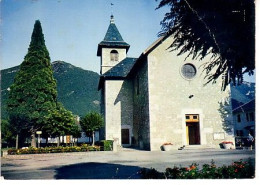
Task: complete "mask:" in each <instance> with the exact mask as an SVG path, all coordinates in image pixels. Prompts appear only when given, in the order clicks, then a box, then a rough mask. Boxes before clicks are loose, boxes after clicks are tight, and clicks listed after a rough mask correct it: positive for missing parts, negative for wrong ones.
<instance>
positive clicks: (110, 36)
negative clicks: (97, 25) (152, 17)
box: [97, 15, 130, 56]
mask: <svg viewBox="0 0 260 185" xmlns="http://www.w3.org/2000/svg"><path fill="white" fill-rule="evenodd" d="M102 47H106V48H114V47H115V48H126V51H128V49H129V47H130V45H129V44H127V43H126V42H125V41H124V40H123V38H122V36H121V34H120V33H119V31H118V29H117V27H116V25H115V21H114V16H113V15H111V19H110V24H109V27H108V29H107V33H106V35H105V38H104V40H103V41H102V42H100V43H99V44H98V51H97V56H101V48H102Z"/></svg>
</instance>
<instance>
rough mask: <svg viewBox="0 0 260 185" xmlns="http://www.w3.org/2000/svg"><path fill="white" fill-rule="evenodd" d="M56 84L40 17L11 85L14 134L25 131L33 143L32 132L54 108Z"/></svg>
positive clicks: (10, 94)
mask: <svg viewBox="0 0 260 185" xmlns="http://www.w3.org/2000/svg"><path fill="white" fill-rule="evenodd" d="M56 105H57V85H56V80H55V79H54V77H53V71H52V67H51V63H50V56H49V52H48V50H47V48H46V46H45V40H44V35H43V33H42V27H41V23H40V21H39V20H36V21H35V24H34V29H33V33H32V37H31V43H30V45H29V49H28V53H27V54H26V56H25V57H24V61H23V62H22V64H21V66H20V70H19V72H18V73H17V75H16V76H15V79H14V83H13V84H12V86H11V88H10V93H9V99H8V102H7V110H8V113H9V117H10V122H11V124H12V125H13V126H14V127H15V128H16V131H17V134H19V133H20V132H21V130H28V131H29V132H30V133H31V136H32V142H31V145H32V146H34V147H35V146H36V141H35V132H36V131H37V130H40V129H42V127H43V126H44V124H46V122H47V117H48V115H49V114H50V112H51V111H52V110H54V109H56Z"/></svg>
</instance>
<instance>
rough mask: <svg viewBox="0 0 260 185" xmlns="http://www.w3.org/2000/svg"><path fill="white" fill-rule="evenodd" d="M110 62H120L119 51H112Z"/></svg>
mask: <svg viewBox="0 0 260 185" xmlns="http://www.w3.org/2000/svg"><path fill="white" fill-rule="evenodd" d="M110 60H111V61H118V51H117V50H112V51H111V52H110Z"/></svg>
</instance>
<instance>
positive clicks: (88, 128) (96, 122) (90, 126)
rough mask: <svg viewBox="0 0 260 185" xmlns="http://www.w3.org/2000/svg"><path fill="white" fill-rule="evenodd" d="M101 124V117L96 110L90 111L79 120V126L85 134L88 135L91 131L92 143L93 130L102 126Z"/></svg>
mask: <svg viewBox="0 0 260 185" xmlns="http://www.w3.org/2000/svg"><path fill="white" fill-rule="evenodd" d="M103 125H104V120H103V117H102V116H101V115H100V114H99V113H97V112H90V113H88V114H86V116H85V117H83V118H82V119H81V120H80V126H81V128H82V130H83V131H84V132H85V133H86V135H88V133H92V145H94V143H95V141H94V136H95V131H97V130H98V129H100V128H102V127H103Z"/></svg>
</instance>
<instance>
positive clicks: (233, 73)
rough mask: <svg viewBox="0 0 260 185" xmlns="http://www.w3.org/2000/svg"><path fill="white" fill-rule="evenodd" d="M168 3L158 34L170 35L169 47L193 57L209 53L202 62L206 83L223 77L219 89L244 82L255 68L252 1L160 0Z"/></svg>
mask: <svg viewBox="0 0 260 185" xmlns="http://www.w3.org/2000/svg"><path fill="white" fill-rule="evenodd" d="M164 6H169V7H170V12H168V13H166V14H165V17H164V19H163V20H162V21H161V25H162V30H161V32H160V33H159V35H173V36H174V41H173V43H172V44H171V45H170V46H169V48H171V49H173V50H179V53H178V55H181V54H183V53H187V52H188V54H189V55H191V56H192V57H193V59H197V58H200V59H203V58H204V57H205V56H207V55H211V56H212V57H211V60H210V61H209V62H208V63H207V64H205V66H204V70H205V72H206V76H205V78H206V79H207V81H208V82H207V83H209V82H213V83H215V82H216V79H218V78H219V77H222V80H223V81H222V82H223V83H222V90H225V88H226V86H227V85H228V84H229V83H230V82H233V83H234V84H240V83H242V82H243V74H244V73H248V74H249V75H252V74H253V70H254V69H255V49H254V48H255V4H254V1H253V0H210V1H209V0H161V2H160V4H159V6H158V8H161V7H164Z"/></svg>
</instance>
